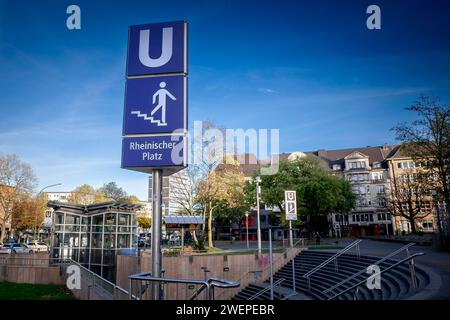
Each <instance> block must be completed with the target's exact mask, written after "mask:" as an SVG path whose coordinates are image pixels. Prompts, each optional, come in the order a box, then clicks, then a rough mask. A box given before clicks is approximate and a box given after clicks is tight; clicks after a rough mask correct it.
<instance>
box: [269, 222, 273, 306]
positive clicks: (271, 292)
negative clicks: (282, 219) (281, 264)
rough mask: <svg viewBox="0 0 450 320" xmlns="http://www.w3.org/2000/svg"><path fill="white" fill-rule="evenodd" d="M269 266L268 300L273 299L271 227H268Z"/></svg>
mask: <svg viewBox="0 0 450 320" xmlns="http://www.w3.org/2000/svg"><path fill="white" fill-rule="evenodd" d="M269 267H270V271H269V272H270V275H269V277H270V300H273V257H272V228H269Z"/></svg>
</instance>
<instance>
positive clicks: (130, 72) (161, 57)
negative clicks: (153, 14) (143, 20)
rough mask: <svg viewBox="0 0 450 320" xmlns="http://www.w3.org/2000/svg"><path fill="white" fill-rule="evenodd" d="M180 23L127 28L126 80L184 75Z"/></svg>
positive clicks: (184, 50)
mask: <svg viewBox="0 0 450 320" xmlns="http://www.w3.org/2000/svg"><path fill="white" fill-rule="evenodd" d="M186 28H187V24H186V23H185V22H184V21H176V22H165V23H154V24H144V25H137V26H131V27H130V29H129V35H128V58H127V76H140V75H156V74H168V73H187V63H186V62H187V59H186V56H187V43H186V42H187V41H186V35H187V30H186Z"/></svg>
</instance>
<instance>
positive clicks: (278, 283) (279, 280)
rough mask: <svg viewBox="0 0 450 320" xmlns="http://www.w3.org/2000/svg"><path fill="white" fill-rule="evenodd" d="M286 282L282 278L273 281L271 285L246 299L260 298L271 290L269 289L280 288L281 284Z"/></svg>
mask: <svg viewBox="0 0 450 320" xmlns="http://www.w3.org/2000/svg"><path fill="white" fill-rule="evenodd" d="M284 280H286V279H284V278H281V279H278V280H277V281H275V282H274V283H273V285H270V284H269V285H268V286H267V287H265V288H263V289H262V290H260V291H258V292H257V293H255V294H254V295H253V296H251V297H250V298H248V300H255V299H256V298H258V297H260V296H262V295H263V294H264V293H266V292H267V291H269V290H271V287H273V288H276V287H280V286H281V283H282V282H283V281H284ZM278 294H279V295H280V292H278Z"/></svg>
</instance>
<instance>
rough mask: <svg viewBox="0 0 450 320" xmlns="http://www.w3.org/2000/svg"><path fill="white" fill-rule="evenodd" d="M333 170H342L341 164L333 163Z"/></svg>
mask: <svg viewBox="0 0 450 320" xmlns="http://www.w3.org/2000/svg"><path fill="white" fill-rule="evenodd" d="M333 170H334V171H338V170H341V165H340V164H333Z"/></svg>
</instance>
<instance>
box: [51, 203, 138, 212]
mask: <svg viewBox="0 0 450 320" xmlns="http://www.w3.org/2000/svg"><path fill="white" fill-rule="evenodd" d="M47 207H49V208H53V209H55V210H57V209H61V208H62V209H64V208H65V209H73V210H78V211H81V212H84V213H89V212H91V211H94V210H102V209H103V210H111V209H112V210H114V209H115V210H119V211H120V210H127V211H136V210H138V209H141V208H142V207H143V205H141V204H133V203H129V202H122V201H108V202H102V203H94V204H90V205H81V204H72V203H65V202H59V201H48V202H47Z"/></svg>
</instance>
